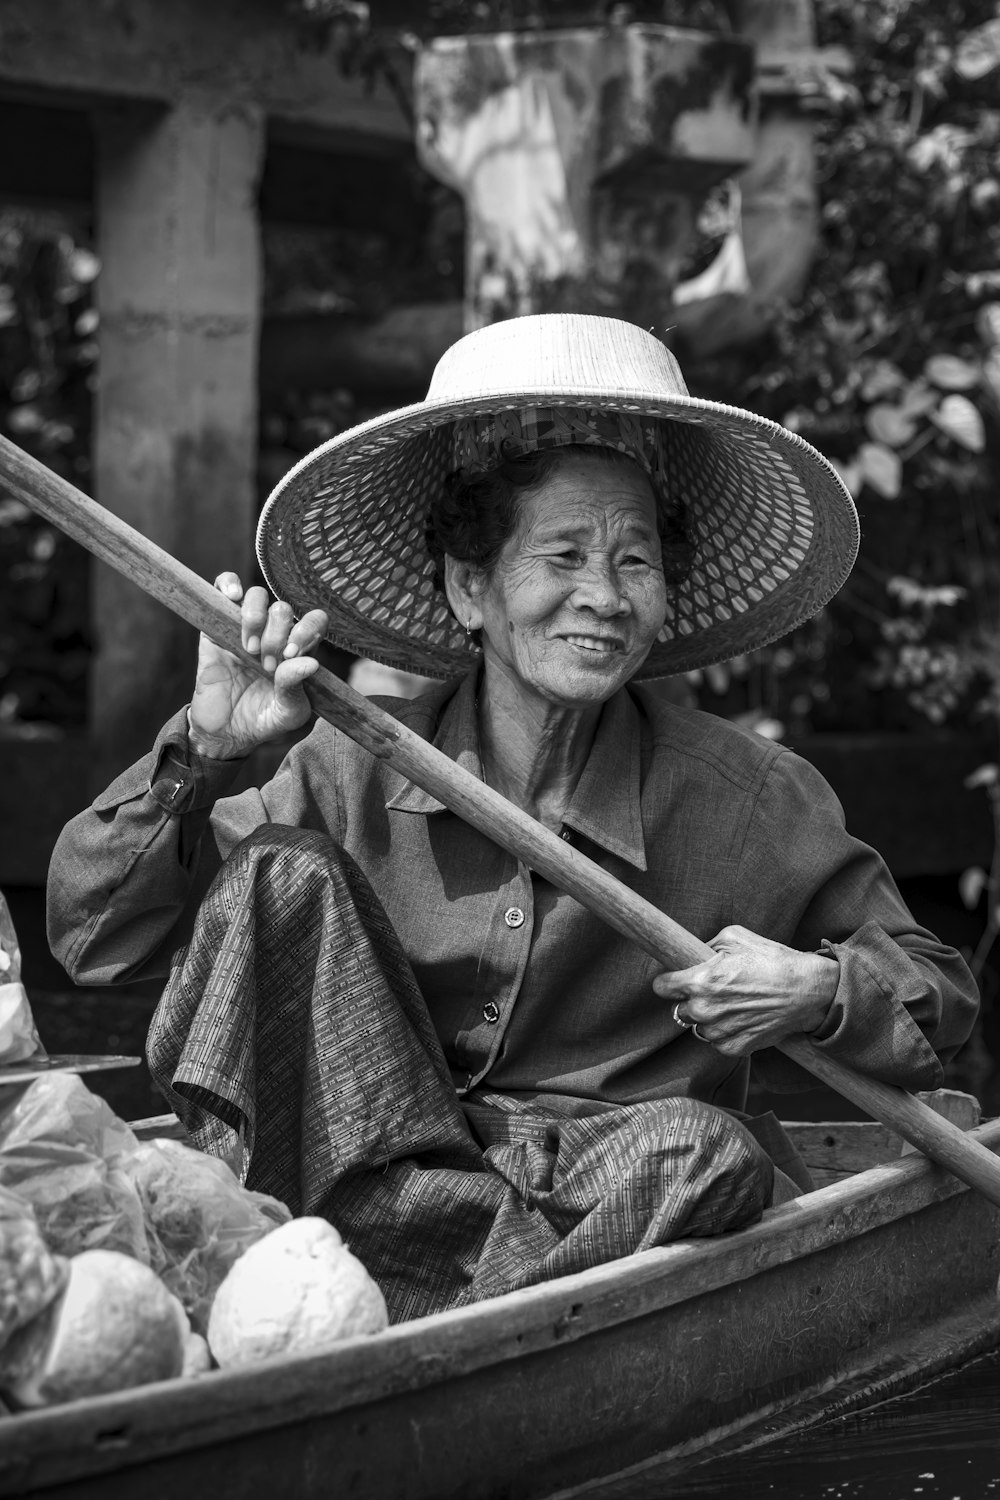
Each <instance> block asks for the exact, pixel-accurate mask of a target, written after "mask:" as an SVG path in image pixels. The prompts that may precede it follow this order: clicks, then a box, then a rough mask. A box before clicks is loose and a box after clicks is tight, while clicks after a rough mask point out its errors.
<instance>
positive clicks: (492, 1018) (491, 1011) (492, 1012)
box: [483, 1000, 500, 1026]
mask: <svg viewBox="0 0 1000 1500" xmlns="http://www.w3.org/2000/svg"><path fill="white" fill-rule="evenodd" d="M483 1016H484V1017H485V1019H486V1020H487V1021H489V1023H490V1025H491V1026H495V1025H496V1024H497V1022H498V1021H499V1019H500V1007H499V1005H495V1004H494V1003H493V1001H492V1000H489V1001H487V1003H486V1004H485V1005H484V1006H483Z"/></svg>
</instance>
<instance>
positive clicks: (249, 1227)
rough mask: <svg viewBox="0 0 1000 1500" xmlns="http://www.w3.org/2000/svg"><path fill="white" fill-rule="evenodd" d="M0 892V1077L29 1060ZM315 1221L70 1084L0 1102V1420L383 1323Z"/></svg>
mask: <svg viewBox="0 0 1000 1500" xmlns="http://www.w3.org/2000/svg"><path fill="white" fill-rule="evenodd" d="M44 1055H45V1054H44V1050H43V1048H42V1045H41V1042H40V1040H39V1038H38V1034H37V1031H36V1030H35V1025H34V1020H33V1018H32V1015H31V1007H30V1005H29V1003H28V999H27V995H26V994H25V991H24V987H23V985H22V984H21V982H20V953H19V950H18V945H17V938H16V935H15V933H14V929H13V924H12V923H11V921H10V914H9V911H8V909H7V904H6V902H5V900H4V898H3V894H2V892H0V1064H6V1063H12V1062H16V1061H20V1060H22V1059H24V1058H27V1057H32V1058H33V1057H44ZM388 1321H389V1320H388V1315H387V1312H386V1305H385V1299H384V1297H383V1296H382V1293H381V1292H380V1291H379V1288H378V1287H377V1286H376V1284H375V1282H374V1281H373V1280H372V1279H371V1277H370V1276H369V1275H368V1272H367V1271H366V1270H365V1268H364V1266H362V1264H361V1262H360V1261H359V1260H357V1259H356V1258H355V1257H354V1256H353V1255H352V1254H351V1253H350V1251H349V1250H348V1249H347V1247H346V1246H345V1244H344V1242H343V1240H342V1239H341V1237H340V1235H339V1234H338V1232H337V1230H336V1229H334V1227H333V1226H332V1225H331V1224H328V1223H327V1222H326V1221H325V1220H323V1219H313V1218H302V1219H292V1216H291V1214H290V1213H289V1211H288V1209H287V1208H286V1207H285V1205H284V1204H283V1203H279V1202H278V1200H277V1199H276V1198H271V1197H268V1196H267V1195H266V1194H263V1193H254V1192H251V1191H250V1190H249V1189H247V1188H245V1187H243V1186H242V1184H241V1183H240V1180H239V1178H238V1177H237V1176H236V1175H235V1173H234V1172H233V1171H232V1170H231V1168H230V1167H229V1166H227V1164H226V1163H225V1162H223V1161H219V1160H217V1159H216V1158H215V1157H212V1156H206V1155H205V1154H204V1153H203V1152H200V1151H196V1150H194V1149H193V1148H192V1147H190V1146H186V1145H183V1144H181V1143H180V1142H179V1141H175V1140H168V1139H154V1140H146V1141H140V1140H139V1138H138V1137H137V1136H136V1134H135V1132H134V1131H132V1130H131V1129H130V1128H129V1127H128V1125H126V1124H125V1122H124V1121H123V1120H120V1119H119V1118H118V1117H117V1115H115V1113H114V1112H113V1110H111V1108H110V1107H109V1106H108V1105H107V1104H106V1103H105V1102H104V1100H103V1099H100V1098H98V1096H97V1095H96V1094H93V1093H91V1091H90V1090H89V1089H88V1088H87V1086H86V1085H85V1084H84V1083H83V1082H82V1081H81V1079H80V1078H79V1077H78V1076H77V1075H76V1074H75V1073H70V1072H52V1073H48V1074H45V1075H43V1076H41V1077H39V1078H37V1079H35V1081H34V1082H32V1083H30V1084H27V1085H24V1084H22V1085H9V1086H6V1087H0V1412H2V1411H4V1410H6V1411H7V1412H8V1413H9V1412H12V1411H19V1410H23V1409H26V1408H34V1407H44V1406H54V1405H57V1404H58V1403H60V1402H64V1401H75V1400H79V1399H81V1398H82V1397H86V1396H97V1395H104V1394H107V1393H109V1392H112V1391H122V1390H127V1389H129V1388H130V1387H131V1386H137V1385H145V1384H146V1383H148V1382H149V1381H153V1380H170V1379H173V1378H174V1377H176V1376H180V1375H198V1374H202V1373H205V1372H207V1371H209V1370H211V1369H212V1368H213V1367H214V1366H221V1367H228V1366H245V1365H251V1364H255V1363H257V1362H258V1361H259V1360H263V1359H268V1358H270V1357H272V1356H274V1355H280V1354H301V1353H308V1352H312V1351H315V1350H317V1349H322V1348H325V1347H328V1346H329V1345H330V1344H331V1343H334V1342H336V1341H337V1340H338V1339H343V1338H349V1337H351V1336H353V1335H355V1334H367V1333H378V1332H380V1331H381V1330H382V1329H383V1328H385V1327H386V1326H387V1324H388Z"/></svg>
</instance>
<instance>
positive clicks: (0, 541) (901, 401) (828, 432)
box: [0, 0, 1000, 739]
mask: <svg viewBox="0 0 1000 1500" xmlns="http://www.w3.org/2000/svg"><path fill="white" fill-rule="evenodd" d="M288 3H289V9H290V10H293V11H295V12H296V15H297V17H298V20H299V21H300V23H301V24H303V25H308V26H317V27H320V28H322V27H328V28H329V27H336V28H338V36H339V38H340V42H341V45H342V56H343V61H344V66H345V69H347V70H350V69H351V68H355V69H356V68H363V69H368V70H369V71H370V73H371V76H373V77H374V76H375V73H376V72H377V70H378V66H379V63H378V58H379V56H380V55H382V56H385V57H389V56H391V55H398V43H399V42H400V41H401V40H402V41H403V42H404V43H405V42H407V41H408V40H409V41H412V38H407V37H406V36H405V35H404V34H403V32H402V29H401V28H403V27H404V24H405V15H404V16H403V19H402V20H401V19H400V18H399V16H398V15H393V16H392V17H391V18H392V19H393V20H394V21H395V22H396V31H395V32H394V33H393V39H392V41H391V43H390V42H387V41H386V38H385V34H384V33H383V35H382V36H381V38H380V37H379V36H378V34H377V32H376V30H375V27H376V26H377V25H378V23H379V21H380V15H381V12H382V10H383V7H381V6H379V5H377V4H375V5H373V6H371V7H365V6H363V5H357V4H348V3H343V0H288ZM385 10H386V11H387V12H389V13H392V12H393V11H396V12H402V13H408V11H407V7H405V6H404V7H399V6H396V7H393V6H392V5H387V6H386V7H385ZM419 10H420V28H421V32H422V33H426V32H427V31H428V30H433V29H434V28H440V29H443V30H457V29H463V28H465V29H482V28H485V27H488V26H497V25H502V24H510V23H516V24H534V23H537V22H538V21H539V20H545V21H547V23H548V24H552V23H554V22H558V21H559V20H565V19H567V18H568V17H569V16H570V15H571V13H575V14H577V15H579V14H582V13H583V12H590V13H594V14H597V13H602V14H604V15H606V16H608V17H611V18H613V19H615V20H616V21H623V20H632V19H642V20H652V19H659V20H664V21H668V22H672V23H674V24H682V25H700V26H709V25H711V26H715V27H717V28H728V27H729V25H730V24H731V23H732V21H733V17H734V16H738V11H739V6H738V4H712V3H708V0H656V3H653V0H649V3H646V4H634V5H631V6H629V5H603V6H602V5H591V6H587V5H584V4H577V5H576V6H575V7H574V6H572V5H570V4H568V3H567V4H559V3H556V0H517V3H515V0H430V3H429V4H428V5H427V6H424V7H420V8H419ZM998 11H1000V7H998V5H997V4H996V3H995V0H961V3H959V0H869V3H867V4H866V5H863V6H861V5H857V4H856V3H855V0H815V14H816V21H817V31H818V36H817V40H818V42H819V44H820V46H821V47H824V46H835V47H843V48H845V49H846V50H847V51H848V52H849V53H850V55H851V56H852V58H853V61H854V70H853V72H852V73H851V74H850V75H848V76H847V77H845V76H843V75H842V74H833V73H830V74H829V75H824V74H822V70H820V76H819V78H818V85H819V87H820V88H821V89H822V91H823V94H824V97H825V113H822V114H820V115H817V117H816V124H815V131H816V143H817V161H818V169H819V188H820V194H821V203H822V226H821V245H820V252H819V254H818V256H817V259H816V264H815V267H814V271H813V274H812V277H811V281H810V285H809V287H808V289H807V292H806V295H805V296H804V297H803V298H802V299H801V301H800V302H798V303H797V304H796V305H794V306H786V307H777V308H775V309H774V321H773V326H772V329H771V332H770V334H769V335H768V337H767V338H766V339H765V340H764V341H762V343H761V344H759V345H757V346H754V347H753V348H752V349H748V350H745V351H743V352H742V353H737V354H734V353H732V352H729V353H727V354H725V355H724V356H722V357H720V358H719V359H717V360H715V361H713V362H705V361H702V362H701V363H699V362H697V361H694V362H693V363H692V362H691V361H690V360H687V361H686V363H685V369H686V373H687V374H688V377H689V382H690V384H691V385H692V387H693V388H694V389H695V390H697V392H698V393H699V394H702V395H707V396H716V397H718V398H720V399H724V400H726V401H730V402H735V403H738V404H743V405H746V406H748V407H751V408H753V409H755V410H758V411H761V412H763V413H764V414H766V415H768V416H771V417H773V418H775V419H776V420H778V421H782V422H785V423H787V425H789V426H791V427H792V428H794V429H795V430H797V431H798V432H800V433H802V435H803V436H804V437H806V438H808V439H809V440H810V441H811V442H813V443H815V444H816V445H817V447H819V448H820V449H821V450H822V451H823V452H825V453H826V454H827V455H828V456H829V457H830V458H831V459H832V460H833V461H834V462H835V463H836V464H837V465H838V467H839V468H840V470H841V473H842V474H843V475H844V477H845V479H846V481H847V483H848V485H849V487H850V488H851V490H852V492H853V493H854V495H855V498H856V500H857V503H858V507H859V510H860V512H861V516H862V524H863V546H862V553H861V557H860V560H859V563H858V566H857V568H856V570H855V573H854V575H853V576H852V578H851V580H850V581H849V583H848V584H847V586H846V587H845V589H844V590H843V592H842V593H841V595H840V596H839V598H838V599H837V600H836V601H835V602H834V603H833V604H832V605H831V606H830V607H829V608H828V609H827V610H826V611H824V612H823V614H822V615H821V616H820V617H819V618H818V619H817V620H815V621H814V622H812V623H811V624H810V625H809V626H807V627H805V628H804V629H802V630H800V631H798V632H797V633H796V634H795V635H793V636H791V637H789V638H788V639H786V640H784V641H782V642H779V643H778V644H777V645H776V646H774V647H772V648H770V649H769V650H767V651H765V652H761V653H756V654H755V655H754V656H753V657H749V658H745V659H738V660H736V661H735V662H732V663H730V664H728V666H724V667H719V668H717V669H713V670H712V671H711V672H710V673H706V674H704V675H703V677H702V679H701V681H700V682H699V683H698V685H697V686H698V691H699V694H700V697H701V701H702V702H703V703H704V706H706V707H711V708H713V709H715V710H716V711H721V712H724V713H727V714H729V715H731V716H733V717H741V718H743V719H744V720H745V721H746V722H748V723H752V724H754V725H755V726H757V727H759V728H762V729H764V731H765V732H771V733H775V734H784V735H786V736H787V737H789V738H793V739H794V738H796V737H799V736H801V735H802V734H805V733H808V732H809V731H811V730H829V729H872V728H876V729H877V728H883V729H908V728H919V727H926V726H928V725H930V726H941V727H948V726H956V727H964V726H966V725H968V724H970V723H972V722H975V720H976V717H977V715H981V714H985V713H991V712H992V713H993V714H994V715H995V714H996V713H997V712H998V711H1000V615H998V611H1000V508H998V505H997V500H996V488H997V474H998V460H1000V108H998V107H997V100H998V98H1000V87H998V85H1000V18H998ZM369 21H371V22H372V23H373V24H371V25H370V24H369ZM394 49H396V53H394ZM373 70H374V71H373ZM414 171H415V172H416V168H414ZM419 175H420V177H421V180H422V182H423V186H422V187H420V186H419V185H418V186H417V187H415V188H414V190H413V191H414V195H415V196H414V198H413V200H412V201H413V202H415V203H417V218H418V219H419V224H418V225H417V227H416V229H415V230H414V232H413V233H412V234H408V233H403V232H402V229H401V230H400V232H397V233H393V232H392V230H391V229H389V228H386V227H385V226H384V225H383V226H382V227H381V228H379V229H378V230H374V229H373V230H372V232H371V233H366V232H364V231H361V230H358V229H354V230H350V231H347V230H328V231H327V230H314V231H311V232H308V233H303V234H302V235H298V236H296V235H293V234H284V235H283V236H282V235H276V234H275V233H274V231H273V230H272V231H271V234H270V239H269V240H268V239H266V241H265V249H266V256H265V265H266V269H267V285H266V307H267V309H268V310H270V311H283V312H294V311H295V310H296V309H299V310H308V309H310V308H311V309H314V310H319V311H327V312H329V311H335V312H343V313H344V315H345V316H348V317H353V316H357V317H359V318H362V319H365V318H370V317H375V316H378V315H379V314H380V313H381V312H383V311H384V310H385V309H386V308H387V307H391V306H394V305H398V304H400V303H404V302H407V301H419V300H423V299H425V298H429V299H431V300H434V299H437V298H441V297H449V296H456V295H458V294H459V292H460V287H461V275H462V254H463V247H462V234H463V225H462V217H461V208H460V205H459V204H458V202H457V200H456V199H455V197H454V195H453V194H452V195H449V194H447V193H445V192H444V191H443V190H441V189H440V188H439V186H438V185H437V184H434V183H431V181H430V179H426V178H424V176H423V174H419ZM421 195H423V196H421ZM411 208H412V204H411V201H410V199H409V197H408V201H407V205H406V208H405V212H406V214H407V215H409V214H410V213H411ZM716 208H717V205H715V204H714V203H710V204H709V205H708V206H707V208H706V214H705V224H706V244H707V243H708V242H709V241H710V240H714V239H715V238H717V231H718V226H717V225H716V226H715V231H714V232H713V231H712V224H711V221H712V217H713V213H714V212H715V210H716ZM401 212H402V211H401ZM407 222H408V221H407ZM704 252H705V245H703V246H701V247H700V251H699V247H697V246H696V247H695V248H694V250H693V252H692V266H693V268H695V269H698V268H700V266H701V265H702V264H704V260H705V253H704ZM699 253H701V259H700V260H699V258H698V256H699ZM96 269H97V265H96V261H95V260H94V257H93V255H92V253H91V251H90V248H89V245H88V243H87V240H86V236H85V234H84V232H83V230H82V229H81V228H80V227H79V226H73V225H71V224H68V223H65V222H63V221H61V220H60V219H59V218H58V217H57V216H54V215H53V216H49V218H48V219H44V218H41V219H40V218H39V217H38V215H31V216H30V217H29V216H28V215H26V214H23V215H22V214H17V213H10V212H8V213H5V214H3V215H2V216H0V430H2V431H3V432H5V433H7V434H8V435H9V436H11V437H13V438H14V440H15V441H17V442H19V443H21V444H22V445H23V446H24V447H26V448H28V449H29V451H32V452H34V453H37V454H38V455H39V456H40V457H42V458H43V459H44V461H45V462H46V463H48V464H50V465H51V466H52V467H54V468H56V469H57V470H59V471H60V472H63V473H65V474H67V476H68V477H69V478H71V479H72V480H73V481H74V482H76V483H77V484H80V485H81V486H82V487H84V488H86V486H87V481H88V477H89V471H88V452H89V432H90V385H91V381H92V376H93V364H94V360H95V357H96V342H95V334H96V314H95V312H94V310H93V308H92V305H91V297H90V292H91V290H92V284H93V276H94V274H96ZM361 415H367V412H359V411H358V410H357V408H356V407H355V405H354V402H353V398H352V395H351V393H350V392H345V391H335V392H310V391H303V392H289V393H288V399H287V401H286V402H285V404H284V406H283V407H282V409H281V410H275V411H265V412H264V413H263V430H264V438H265V446H267V445H273V446H275V447H276V448H283V449H286V450H293V451H303V450H304V449H305V448H308V447H310V446H314V445H315V443H318V442H320V441H322V440H323V439H324V438H325V437H327V436H329V435H331V434H332V433H333V432H335V431H337V430H339V429H340V428H341V427H342V426H343V425H345V424H349V423H350V422H351V421H353V420H356V419H357V418H358V417H359V416H361ZM0 569H2V572H3V576H4V577H5V578H6V579H8V580H10V581H11V582H13V583H14V584H15V585H16V587H14V588H7V589H5V590H4V592H3V598H2V599H0V722H2V721H3V719H4V718H6V719H7V720H11V719H15V718H20V719H33V720H39V719H44V720H49V721H51V722H55V723H67V722H73V721H80V720H82V718H83V715H84V701H85V690H84V681H83V678H84V671H85V661H86V650H87V642H86V639H85V624H84V621H85V619H86V604H85V587H86V583H85V576H86V575H85V569H84V568H83V566H82V564H81V563H80V562H79V559H78V558H77V557H76V549H75V548H72V547H71V545H70V544H68V543H64V542H63V541H62V540H61V539H59V538H58V537H56V536H55V535H54V533H53V532H52V531H51V529H50V528H48V527H46V526H44V525H43V524H42V523H40V522H36V521H35V520H34V519H33V518H31V517H30V516H28V515H27V513H26V512H25V511H24V508H23V507H22V506H20V505H19V504H18V503H17V502H16V501H12V500H10V499H9V498H8V499H5V500H0Z"/></svg>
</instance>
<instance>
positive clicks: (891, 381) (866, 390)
mask: <svg viewBox="0 0 1000 1500" xmlns="http://www.w3.org/2000/svg"><path fill="white" fill-rule="evenodd" d="M905 384H906V377H905V375H904V374H903V372H902V370H900V369H899V367H898V366H897V365H894V364H893V363H892V361H891V360H888V359H880V360H876V362H875V364H874V365H873V366H872V368H871V369H870V370H869V371H868V373H867V375H866V376H865V378H864V381H863V383H862V386H861V396H862V399H863V400H865V401H877V400H878V398H879V397H880V396H889V395H891V394H892V392H893V391H898V390H899V388H900V386H901V385H905Z"/></svg>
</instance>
